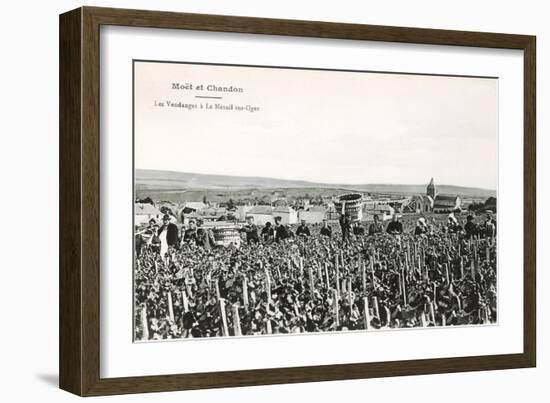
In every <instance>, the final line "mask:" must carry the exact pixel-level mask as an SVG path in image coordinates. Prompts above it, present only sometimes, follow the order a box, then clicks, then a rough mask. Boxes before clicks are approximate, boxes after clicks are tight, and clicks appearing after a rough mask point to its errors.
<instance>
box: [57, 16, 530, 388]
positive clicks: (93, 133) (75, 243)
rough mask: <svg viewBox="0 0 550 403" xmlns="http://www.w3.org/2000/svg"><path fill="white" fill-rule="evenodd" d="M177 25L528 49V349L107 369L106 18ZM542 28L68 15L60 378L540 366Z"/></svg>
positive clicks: (221, 378)
mask: <svg viewBox="0 0 550 403" xmlns="http://www.w3.org/2000/svg"><path fill="white" fill-rule="evenodd" d="M102 25H120V26H131V27H149V28H171V29H185V30H201V31H215V32H231V33H251V34H267V35H284V36H301V37H316V38H335V39H351V40H358V41H362V40H368V41H381V42H401V43H414V44H433V45H448V46H468V47H480V48H499V49H519V50H523V52H524V55H523V60H524V77H523V79H524V99H523V105H524V129H523V130H524V133H523V136H524V151H523V157H524V177H523V178H524V206H525V207H524V217H523V223H524V224H523V225H524V234H523V236H524V237H523V239H524V243H523V259H524V267H523V279H524V283H523V287H524V288H523V301H524V306H523V315H524V324H523V343H524V348H523V353H521V354H505V355H491V356H468V357H456V358H441V359H421V360H409V361H392V362H375V363H359V364H357V363H354V364H343V365H323V366H308V367H291V368H276V369H254V370H243V371H228V372H211V373H193V374H173V375H158V376H140V377H129V378H101V377H100V315H99V312H100V311H99V301H100V299H99V293H100V278H99V264H100V263H99V262H100V260H99V248H100V246H99V245H100V243H99V240H100V236H101V235H100V230H99V228H100V225H99V220H100V212H99V205H100V175H101V174H100V170H99V166H100V164H99V161H100V147H99V139H100V136H99V131H100V127H99V113H100V112H99V111H100V104H99V103H100V101H99V99H100V97H99V91H100V84H99V74H100V64H99V59H100V58H99V54H100V53H99V52H100V49H99V47H100V41H99V36H100V26H102ZM535 46H536V45H535V37H534V36H527V35H510V34H497V33H483V32H461V31H447V30H436V29H419V28H402V27H389V26H374V25H356V24H340V23H329V22H313V21H294V20H276V19H264V18H250V17H229V16H219V15H201V14H184V13H172V12H159V11H142V10H122V9H109V8H95V7H82V8H78V9H76V10H73V11H70V12H67V13H65V14H62V15H61V16H60V59H59V61H60V87H59V91H60V115H59V116H60V120H59V121H60V145H59V147H60V195H59V197H60V222H59V225H60V229H61V230H60V250H59V259H60V274H59V302H60V306H59V321H60V328H59V332H60V343H59V362H60V364H59V368H60V387H61V388H62V389H64V390H66V391H69V392H72V393H74V394H77V395H80V396H95V395H111V394H121V393H140V392H161V391H174V390H189V389H200V388H219V387H234V386H250V385H264V384H280V383H298V382H315V381H329V380H343V379H359V378H371V377H387V376H402V375H419V374H435V373H449V372H461V371H481V370H496V369H508V368H526V367H534V366H535V363H536V307H535V303H536V287H535V284H536V283H535V281H536V280H535V267H536V146H535V141H536V140H535V133H536V130H535V121H536V118H535V111H536V108H535V103H536V95H535V91H536V85H535V82H536V81H535V80H536V79H535V75H536V72H535V71H536V68H535V60H536V59H535V54H536V50H535V49H536V48H535Z"/></svg>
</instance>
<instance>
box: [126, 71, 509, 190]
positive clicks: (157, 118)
mask: <svg viewBox="0 0 550 403" xmlns="http://www.w3.org/2000/svg"><path fill="white" fill-rule="evenodd" d="M174 82H178V83H182V84H183V83H191V84H193V86H194V87H193V90H173V89H171V85H172V83H174ZM200 84H203V85H204V86H205V87H206V85H208V84H213V85H216V86H218V87H221V86H226V87H228V86H231V85H232V86H234V87H241V88H242V89H243V92H242V93H215V92H209V91H206V90H200V89H199V90H197V85H200ZM497 91H498V81H497V80H496V79H482V78H462V77H437V76H419V75H403V74H380V73H355V72H334V71H317V70H295V69H278V68H251V67H233V66H207V65H190V64H175V63H145V62H136V64H135V165H136V168H141V169H159V170H170V171H180V172H193V173H207V174H222V175H243V176H262V177H272V178H280V179H293V180H308V181H314V182H324V183H344V184H368V183H391V184H421V183H427V182H428V181H429V179H430V177H432V176H433V177H435V178H436V182H437V183H439V184H448V185H460V186H473V187H482V188H488V189H496V186H497V172H498V170H497V134H498V133H497V130H498V109H497V108H498V105H497ZM197 95H199V96H222V97H223V99H220V100H214V99H201V98H195V96H197ZM167 100H170V101H172V102H180V101H181V102H182V103H192V104H196V105H200V103H201V102H202V104H203V106H205V105H206V102H208V103H209V104H215V103H219V104H223V105H230V104H233V106H234V107H235V106H236V105H242V106H246V105H251V106H254V107H259V108H260V110H259V111H257V112H247V111H236V110H232V111H227V110H206V109H194V110H188V109H184V108H171V107H167V106H165V107H158V106H154V102H155V101H157V102H165V101H167Z"/></svg>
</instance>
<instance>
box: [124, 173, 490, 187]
mask: <svg viewBox="0 0 550 403" xmlns="http://www.w3.org/2000/svg"><path fill="white" fill-rule="evenodd" d="M138 170H141V171H158V172H171V173H176V174H191V175H204V176H227V177H231V178H251V179H270V180H278V181H288V182H304V183H308V184H312V185H332V186H341V187H350V186H381V185H389V186H396V185H401V186H428V184H429V182H430V181H429V180H428V182H427V184H424V183H383V182H377V183H373V182H369V183H330V182H315V181H311V180H306V179H283V178H275V177H272V176H248V175H228V174H218V173H202V172H189V171H174V170H171V169H152V168H137V167H136V168H135V171H138ZM433 178H435V177H433ZM134 179H135V178H134ZM430 179H432V177H430ZM434 182H435V185H436V187H437V186H449V187H450V186H453V187H461V188H470V189H478V190H486V191H491V192H496V191H497V190H496V189H492V188H486V187H479V186H467V185H450V184H446V183H439V184H438V183H437V181H436V180H435V179H434Z"/></svg>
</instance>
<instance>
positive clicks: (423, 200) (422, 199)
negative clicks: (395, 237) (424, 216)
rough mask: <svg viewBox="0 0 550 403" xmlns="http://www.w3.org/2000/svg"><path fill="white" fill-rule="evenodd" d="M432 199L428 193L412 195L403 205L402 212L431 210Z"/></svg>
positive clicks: (425, 211) (426, 211)
mask: <svg viewBox="0 0 550 403" xmlns="http://www.w3.org/2000/svg"><path fill="white" fill-rule="evenodd" d="M433 203H434V201H433V199H432V198H431V197H430V196H428V195H422V194H418V195H413V196H411V197H410V198H409V201H408V203H406V204H404V205H403V209H402V212H403V213H428V212H430V211H432V210H433Z"/></svg>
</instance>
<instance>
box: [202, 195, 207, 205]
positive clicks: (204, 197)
mask: <svg viewBox="0 0 550 403" xmlns="http://www.w3.org/2000/svg"><path fill="white" fill-rule="evenodd" d="M202 202H203V203H204V204H208V199H207V198H206V195H204V196H203V197H202Z"/></svg>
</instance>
